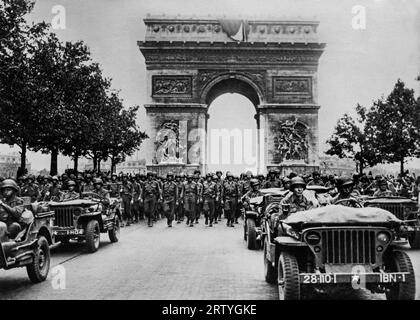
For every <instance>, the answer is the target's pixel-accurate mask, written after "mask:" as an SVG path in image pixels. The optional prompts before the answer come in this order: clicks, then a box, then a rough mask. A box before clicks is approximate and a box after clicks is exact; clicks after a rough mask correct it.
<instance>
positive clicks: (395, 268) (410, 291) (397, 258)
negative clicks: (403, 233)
mask: <svg viewBox="0 0 420 320" xmlns="http://www.w3.org/2000/svg"><path fill="white" fill-rule="evenodd" d="M387 260H388V261H387V264H388V265H387V267H388V268H387V269H388V270H389V272H408V275H407V276H406V278H405V280H406V282H399V283H394V284H392V285H391V287H390V288H389V291H387V292H386V298H387V299H388V300H414V299H415V295H416V281H415V276H414V270H413V265H412V263H411V260H410V257H409V256H408V255H407V254H406V253H405V252H403V251H394V252H393V253H392V255H391V256H390V257H389V258H388V259H387Z"/></svg>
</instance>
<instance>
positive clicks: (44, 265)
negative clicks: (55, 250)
mask: <svg viewBox="0 0 420 320" xmlns="http://www.w3.org/2000/svg"><path fill="white" fill-rule="evenodd" d="M50 257H51V255H50V246H49V244H48V241H47V239H46V238H45V237H43V236H40V237H39V238H38V246H37V248H35V250H34V260H33V262H32V263H31V264H29V265H27V266H26V272H27V273H28V277H29V279H30V280H31V281H32V282H33V283H39V282H42V281H45V279H47V276H48V272H49V271H50Z"/></svg>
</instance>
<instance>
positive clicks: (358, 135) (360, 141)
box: [326, 105, 380, 173]
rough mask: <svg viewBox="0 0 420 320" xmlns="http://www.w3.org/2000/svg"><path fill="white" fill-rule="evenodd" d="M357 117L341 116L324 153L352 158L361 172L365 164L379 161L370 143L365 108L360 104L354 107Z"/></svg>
mask: <svg viewBox="0 0 420 320" xmlns="http://www.w3.org/2000/svg"><path fill="white" fill-rule="evenodd" d="M356 112H357V115H358V117H357V119H356V120H355V119H353V118H352V117H351V116H349V115H348V114H344V115H343V117H341V118H340V119H339V120H338V122H337V125H336V126H335V129H334V133H333V135H332V136H331V138H330V139H329V140H327V144H328V145H329V149H328V150H327V151H326V154H329V155H336V156H338V157H339V158H353V159H354V160H355V161H356V162H357V163H358V167H359V172H360V173H363V169H364V168H365V167H366V166H373V165H375V164H377V163H379V161H380V158H379V155H378V154H377V152H376V150H375V148H373V145H372V135H371V133H372V132H371V130H370V128H369V126H368V125H367V115H366V109H365V108H364V107H362V106H360V105H357V107H356Z"/></svg>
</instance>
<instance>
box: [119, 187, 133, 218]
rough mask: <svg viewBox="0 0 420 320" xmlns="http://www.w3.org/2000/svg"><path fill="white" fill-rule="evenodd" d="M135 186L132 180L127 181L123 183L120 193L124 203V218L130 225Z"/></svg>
mask: <svg viewBox="0 0 420 320" xmlns="http://www.w3.org/2000/svg"><path fill="white" fill-rule="evenodd" d="M133 193H134V188H133V185H132V184H131V182H129V181H126V182H123V183H122V184H121V189H120V195H121V200H122V205H123V219H124V220H126V221H127V224H128V225H129V224H130V222H131V200H132V199H133Z"/></svg>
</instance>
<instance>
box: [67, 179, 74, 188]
mask: <svg viewBox="0 0 420 320" xmlns="http://www.w3.org/2000/svg"><path fill="white" fill-rule="evenodd" d="M67 186H68V187H70V186H73V187H75V186H76V182H74V181H73V180H70V181H69V182H67Z"/></svg>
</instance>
